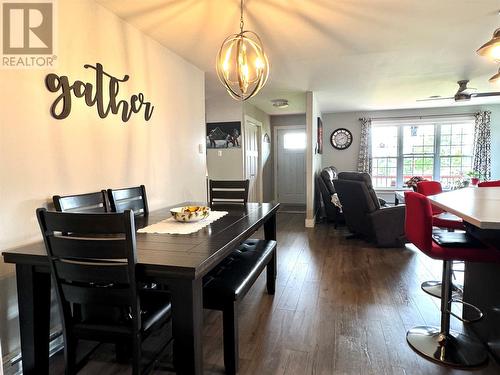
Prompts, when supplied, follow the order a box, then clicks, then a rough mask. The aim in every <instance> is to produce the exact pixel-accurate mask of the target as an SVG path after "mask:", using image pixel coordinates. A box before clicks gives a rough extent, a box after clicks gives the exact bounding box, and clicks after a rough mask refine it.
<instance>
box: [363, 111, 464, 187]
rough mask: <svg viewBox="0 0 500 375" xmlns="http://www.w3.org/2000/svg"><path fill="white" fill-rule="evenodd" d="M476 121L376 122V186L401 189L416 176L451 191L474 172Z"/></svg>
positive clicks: (373, 137) (374, 127) (374, 124)
mask: <svg viewBox="0 0 500 375" xmlns="http://www.w3.org/2000/svg"><path fill="white" fill-rule="evenodd" d="M473 141H474V117H473V116H450V117H435V118H432V117H428V118H425V117H422V118H418V119H414V118H413V119H410V118H408V119H394V120H392V119H388V120H377V119H374V120H372V159H373V170H372V179H373V185H374V186H375V187H376V188H401V187H403V185H404V182H405V181H407V180H408V179H410V178H411V177H413V176H422V177H424V178H426V179H429V180H436V181H440V182H441V184H442V185H443V187H444V188H445V189H446V188H450V187H452V186H453V185H455V184H456V183H457V181H458V180H460V179H462V178H463V176H464V175H465V174H466V173H467V172H469V171H471V170H472V146H473Z"/></svg>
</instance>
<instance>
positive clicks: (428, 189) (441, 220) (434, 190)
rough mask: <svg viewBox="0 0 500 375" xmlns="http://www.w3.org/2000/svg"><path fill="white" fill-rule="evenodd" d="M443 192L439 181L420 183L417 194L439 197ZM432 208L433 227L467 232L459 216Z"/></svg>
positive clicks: (435, 207)
mask: <svg viewBox="0 0 500 375" xmlns="http://www.w3.org/2000/svg"><path fill="white" fill-rule="evenodd" d="M442 192H443V188H442V186H441V183H440V182H439V181H420V182H419V183H418V184H417V193H420V194H422V195H425V196H426V197H428V196H429V195H437V194H441V193H442ZM431 207H432V225H434V226H435V227H439V228H446V229H450V230H455V229H456V230H465V227H464V222H463V221H462V219H461V218H459V217H458V216H455V215H453V214H450V213H449V212H445V211H444V210H442V209H441V208H439V207H437V206H434V205H433V204H431Z"/></svg>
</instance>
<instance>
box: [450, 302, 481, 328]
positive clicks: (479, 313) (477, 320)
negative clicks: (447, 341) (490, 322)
mask: <svg viewBox="0 0 500 375" xmlns="http://www.w3.org/2000/svg"><path fill="white" fill-rule="evenodd" d="M452 303H461V304H462V305H464V306H467V307H470V308H471V309H473V310H474V311H475V312H476V313H477V318H473V319H465V318H462V317H461V316H458V315H457V314H455V313H454V312H452V311H451V308H450V307H451V304H452ZM447 312H448V313H449V314H450V315H452V316H454V317H455V318H457V319H458V320H460V321H461V322H464V323H475V322H479V321H480V320H481V319H483V312H482V311H481V310H480V309H479V308H478V307H477V306H474V305H473V304H471V303H468V302H465V301H464V300H463V299H461V298H456V297H455V296H453V297H452V299H451V300H450V302H449V303H448V310H447Z"/></svg>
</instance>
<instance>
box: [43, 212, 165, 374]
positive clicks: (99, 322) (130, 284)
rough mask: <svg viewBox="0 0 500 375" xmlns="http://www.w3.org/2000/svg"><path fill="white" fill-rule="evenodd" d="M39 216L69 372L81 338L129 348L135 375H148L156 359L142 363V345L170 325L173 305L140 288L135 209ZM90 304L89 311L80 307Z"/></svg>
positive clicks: (162, 295) (74, 368) (161, 295)
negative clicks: (121, 211) (153, 333)
mask: <svg viewBox="0 0 500 375" xmlns="http://www.w3.org/2000/svg"><path fill="white" fill-rule="evenodd" d="M37 217H38V222H39V224H40V229H41V231H42V235H43V239H44V242H45V248H46V250H47V255H48V259H49V265H50V270H51V275H52V280H53V284H54V286H55V289H56V293H57V298H58V302H59V310H60V315H61V320H62V325H63V335H64V342H65V345H64V355H65V362H66V370H65V374H66V375H73V374H76V373H77V366H76V359H75V358H76V347H77V344H78V340H80V339H82V340H91V341H98V342H109V343H115V344H122V345H123V344H125V345H127V346H128V347H129V348H131V349H132V374H133V375H139V374H144V373H147V372H148V371H149V370H150V369H151V368H152V365H153V361H151V362H150V363H149V364H146V365H143V363H142V362H143V361H142V360H141V359H142V343H143V341H144V340H145V339H146V338H147V337H148V335H149V334H150V333H151V332H153V331H155V330H156V329H161V327H163V326H164V325H165V324H166V323H168V322H169V320H170V317H171V305H170V297H169V295H168V294H167V293H165V292H162V291H158V290H140V289H139V287H138V282H137V278H136V260H137V255H136V240H135V227H134V215H133V213H132V211H131V210H126V211H125V212H124V213H105V214H103V213H97V214H91V213H83V214H82V213H66V212H50V211H47V210H46V209H44V208H39V209H38V210H37ZM86 306H90V307H91V308H90V309H85V308H80V307H86ZM96 307H98V308H99V313H98V314H94V312H95V311H96V310H95V308H96ZM165 341H166V342H165V344H163V345H161V350H158V351H157V353H156V355H155V359H156V358H158V356H159V355H160V354H161V353H162V352H163V349H165V348H166V346H167V344H168V341H169V340H165Z"/></svg>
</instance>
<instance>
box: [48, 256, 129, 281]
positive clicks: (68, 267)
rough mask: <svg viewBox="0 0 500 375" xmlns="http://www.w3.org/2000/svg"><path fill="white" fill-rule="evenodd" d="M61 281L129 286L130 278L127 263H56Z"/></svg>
mask: <svg viewBox="0 0 500 375" xmlns="http://www.w3.org/2000/svg"><path fill="white" fill-rule="evenodd" d="M54 267H55V269H56V272H57V275H58V277H59V279H61V280H70V281H71V282H83V283H98V284H103V283H104V284H113V283H117V284H128V283H130V277H129V273H128V265H127V263H123V262H122V263H118V262H116V264H112V263H107V264H99V263H95V264H89V263H87V262H81V263H80V262H71V261H59V260H58V261H54Z"/></svg>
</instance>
